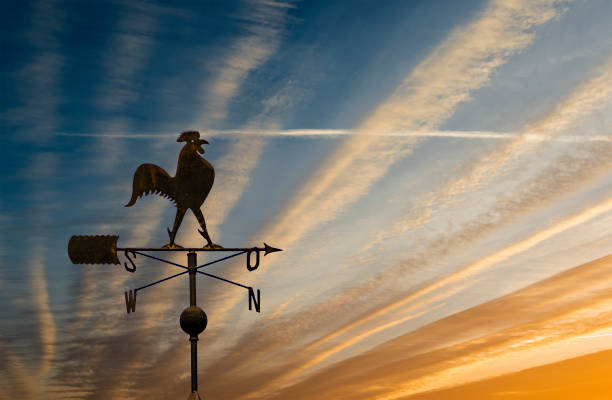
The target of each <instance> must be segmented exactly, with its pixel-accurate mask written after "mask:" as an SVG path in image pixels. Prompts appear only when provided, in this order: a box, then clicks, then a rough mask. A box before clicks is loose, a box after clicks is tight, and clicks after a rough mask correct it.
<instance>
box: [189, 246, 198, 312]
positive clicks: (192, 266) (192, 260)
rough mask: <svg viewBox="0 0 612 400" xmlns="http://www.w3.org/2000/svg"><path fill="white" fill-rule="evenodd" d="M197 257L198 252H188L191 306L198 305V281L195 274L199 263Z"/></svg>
mask: <svg viewBox="0 0 612 400" xmlns="http://www.w3.org/2000/svg"><path fill="white" fill-rule="evenodd" d="M197 257H198V255H197V254H196V253H188V254H187V266H188V268H189V305H190V306H195V305H196V281H195V274H196V268H197V266H196V264H197Z"/></svg>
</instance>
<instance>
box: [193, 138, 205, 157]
mask: <svg viewBox="0 0 612 400" xmlns="http://www.w3.org/2000/svg"><path fill="white" fill-rule="evenodd" d="M195 144H196V146H197V148H198V153H200V154H204V148H203V147H202V145H203V144H208V142H207V141H206V140H204V139H198V140H196V142H195Z"/></svg>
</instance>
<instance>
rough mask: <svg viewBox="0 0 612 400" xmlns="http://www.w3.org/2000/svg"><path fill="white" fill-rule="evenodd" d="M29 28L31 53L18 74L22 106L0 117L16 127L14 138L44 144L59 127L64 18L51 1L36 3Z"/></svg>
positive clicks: (28, 35)
mask: <svg viewBox="0 0 612 400" xmlns="http://www.w3.org/2000/svg"><path fill="white" fill-rule="evenodd" d="M30 18H31V26H30V28H29V29H28V31H27V32H26V38H27V40H28V42H29V43H30V45H31V46H32V47H33V49H34V55H33V56H32V59H31V60H30V61H29V62H28V63H27V64H26V65H25V66H24V67H23V68H22V69H21V71H19V72H18V75H17V77H16V78H17V81H18V82H19V83H20V86H19V87H18V93H19V98H20V100H21V102H22V104H23V105H22V106H20V107H17V108H15V109H12V110H9V112H7V113H3V116H4V117H5V118H6V119H7V120H8V121H9V122H11V123H14V124H17V126H18V129H17V131H16V138H17V139H19V140H28V141H35V142H38V143H40V142H44V141H46V140H48V139H49V138H50V137H51V135H52V133H53V132H54V131H55V130H57V127H58V125H59V123H60V118H59V116H58V108H59V105H60V103H61V101H62V97H61V94H60V86H59V85H60V79H61V75H62V70H63V67H64V56H63V54H62V52H61V46H60V43H59V40H58V35H59V34H60V33H61V32H62V30H63V27H64V20H65V15H64V13H63V11H62V10H61V9H60V8H58V7H55V4H54V2H53V1H45V0H39V1H36V2H34V3H33V5H32V14H31V15H30Z"/></svg>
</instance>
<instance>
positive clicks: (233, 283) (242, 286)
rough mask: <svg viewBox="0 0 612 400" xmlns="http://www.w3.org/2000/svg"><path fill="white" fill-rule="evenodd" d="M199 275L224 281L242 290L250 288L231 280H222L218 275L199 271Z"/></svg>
mask: <svg viewBox="0 0 612 400" xmlns="http://www.w3.org/2000/svg"><path fill="white" fill-rule="evenodd" d="M197 273H198V274H202V275H206V276H209V277H211V278H215V279H219V280H220V281H223V282H227V283H231V284H232V285H236V286H240V287H241V288H245V289H248V288H249V287H248V286H244V285H243V284H241V283H237V282H233V281H230V280H229V279H225V278H221V277H220V276H217V275H213V274H209V273H206V272H202V271H197Z"/></svg>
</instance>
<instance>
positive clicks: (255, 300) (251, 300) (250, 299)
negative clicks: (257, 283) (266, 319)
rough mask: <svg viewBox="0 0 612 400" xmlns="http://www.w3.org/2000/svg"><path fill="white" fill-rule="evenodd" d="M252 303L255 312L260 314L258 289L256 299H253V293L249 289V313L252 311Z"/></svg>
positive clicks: (251, 289)
mask: <svg viewBox="0 0 612 400" xmlns="http://www.w3.org/2000/svg"><path fill="white" fill-rule="evenodd" d="M253 303H255V311H257V312H260V311H259V310H260V309H261V297H260V292H259V289H257V299H256V298H255V291H254V290H253V288H252V287H250V288H249V311H251V310H252V309H253Z"/></svg>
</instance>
